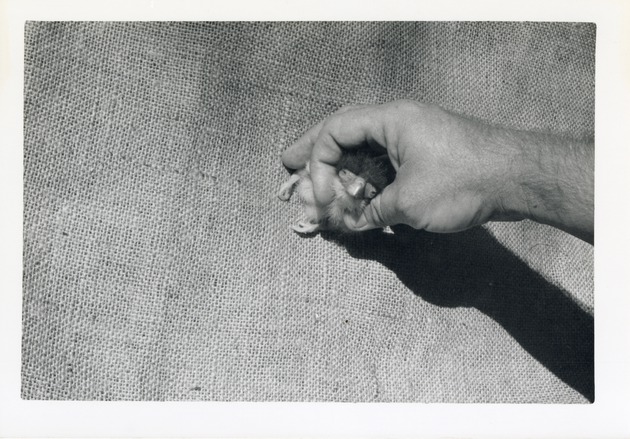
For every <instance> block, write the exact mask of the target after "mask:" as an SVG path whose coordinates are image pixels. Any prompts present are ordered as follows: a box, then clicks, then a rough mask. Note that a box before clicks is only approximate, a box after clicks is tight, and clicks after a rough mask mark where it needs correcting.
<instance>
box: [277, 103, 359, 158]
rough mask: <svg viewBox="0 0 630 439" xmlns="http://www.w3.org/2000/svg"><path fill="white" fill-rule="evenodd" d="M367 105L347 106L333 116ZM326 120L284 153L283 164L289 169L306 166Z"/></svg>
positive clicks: (306, 133) (307, 132) (308, 131)
mask: <svg viewBox="0 0 630 439" xmlns="http://www.w3.org/2000/svg"><path fill="white" fill-rule="evenodd" d="M363 107H365V105H347V106H345V107H341V108H339V109H338V110H337V111H336V112H335V113H333V114H343V113H346V112H348V111H352V110H356V109H358V108H363ZM324 122H325V120H323V121H321V122H320V123H318V124H317V125H315V126H313V127H311V128H310V129H309V130H307V131H306V132H305V133H304V134H302V136H300V138H299V139H297V140H296V141H295V142H294V143H293V144H292V145H291V146H289V147H288V148H287V149H286V150H284V152H283V153H282V157H281V158H282V163H283V164H284V166H286V167H287V168H289V169H301V168H303V167H304V166H306V163H307V162H308V161H309V160H310V158H311V154H312V152H313V145H314V144H315V141H316V140H317V136H318V135H319V132H320V131H321V129H322V126H323V125H324Z"/></svg>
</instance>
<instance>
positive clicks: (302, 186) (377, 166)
mask: <svg viewBox="0 0 630 439" xmlns="http://www.w3.org/2000/svg"><path fill="white" fill-rule="evenodd" d="M336 168H337V174H336V175H335V177H334V178H333V179H332V180H331V181H330V185H331V188H332V192H333V194H334V197H333V200H332V202H331V203H330V204H329V205H328V206H327V208H326V212H325V214H324V217H323V218H322V219H319V215H318V211H317V207H316V203H315V195H314V192H313V181H312V180H311V175H310V170H309V165H308V163H307V164H306V167H304V168H302V169H299V170H297V171H295V172H294V173H293V174H292V175H291V177H290V178H289V180H288V181H287V182H286V183H285V184H283V185H282V187H281V188H280V191H279V192H278V197H279V198H280V199H281V200H283V201H288V200H289V199H290V198H291V194H292V193H293V191H294V188H295V190H296V191H297V193H298V195H299V197H300V199H301V201H302V206H303V209H304V216H305V219H303V220H301V221H299V222H298V223H297V224H294V225H293V226H291V228H292V229H293V230H295V231H296V232H298V233H301V234H308V233H316V232H319V231H322V230H330V231H337V232H350V231H351V230H350V229H348V227H347V226H346V223H345V221H344V216H346V215H349V216H350V217H352V218H355V219H356V218H358V217H359V216H361V213H362V212H363V209H365V207H366V206H367V205H368V204H369V203H370V201H371V200H372V199H373V198H374V197H376V196H377V195H378V194H379V193H380V192H381V191H382V190H383V189H384V188H385V186H387V185H388V184H389V183H391V181H392V180H393V177H394V170H393V168H392V166H391V164H390V163H389V160H388V158H387V155H380V156H377V155H376V154H375V153H374V152H372V151H371V150H369V149H366V148H363V149H355V150H344V153H343V155H342V156H341V159H340V160H339V163H338V164H337V166H336Z"/></svg>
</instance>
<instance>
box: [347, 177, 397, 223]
mask: <svg viewBox="0 0 630 439" xmlns="http://www.w3.org/2000/svg"><path fill="white" fill-rule="evenodd" d="M398 193H399V191H398V185H397V184H396V180H394V182H393V183H392V184H390V185H389V186H386V187H385V189H384V190H383V192H381V193H380V194H378V195H377V196H376V197H374V199H372V201H371V202H370V204H368V205H367V206H366V208H365V209H364V210H363V213H362V214H361V216H360V217H359V218H357V219H354V218H352V217H351V216H346V217H344V222H345V223H346V227H348V228H349V229H350V230H352V231H355V232H363V231H365V230H370V229H376V228H379V227H386V226H393V225H396V224H400V223H402V215H401V214H400V212H399V211H398V209H397V208H396V206H397V204H398V203H397V200H398Z"/></svg>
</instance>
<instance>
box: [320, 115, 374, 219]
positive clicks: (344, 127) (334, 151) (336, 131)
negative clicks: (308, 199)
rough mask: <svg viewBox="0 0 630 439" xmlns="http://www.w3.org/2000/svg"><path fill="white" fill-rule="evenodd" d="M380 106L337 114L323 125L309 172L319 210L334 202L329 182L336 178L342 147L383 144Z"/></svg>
mask: <svg viewBox="0 0 630 439" xmlns="http://www.w3.org/2000/svg"><path fill="white" fill-rule="evenodd" d="M381 116H382V114H381V112H380V107H379V106H374V105H372V106H362V107H358V108H352V109H350V110H347V111H343V112H339V113H336V114H334V115H332V116H330V117H329V118H328V119H326V121H325V122H324V125H323V126H322V128H321V130H320V131H319V135H318V136H317V139H316V140H315V144H314V145H313V149H312V155H311V162H310V170H311V179H312V180H313V190H314V194H315V201H316V203H317V205H318V206H319V207H323V206H326V205H328V204H329V203H330V202H331V201H332V199H333V191H332V188H331V187H330V181H332V179H333V178H334V176H335V175H336V169H335V166H336V165H337V163H338V162H339V160H340V159H341V155H342V150H343V148H349V149H350V148H358V147H360V146H363V145H365V144H373V143H378V144H380V145H385V138H384V137H385V136H384V130H383V129H382V123H381V120H382V117H381Z"/></svg>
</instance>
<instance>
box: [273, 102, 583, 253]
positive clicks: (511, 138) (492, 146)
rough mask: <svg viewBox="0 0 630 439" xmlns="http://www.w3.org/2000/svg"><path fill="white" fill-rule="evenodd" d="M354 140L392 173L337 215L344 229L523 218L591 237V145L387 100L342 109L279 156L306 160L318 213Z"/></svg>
mask: <svg viewBox="0 0 630 439" xmlns="http://www.w3.org/2000/svg"><path fill="white" fill-rule="evenodd" d="M359 147H370V148H373V149H376V150H381V151H383V152H387V154H388V156H389V159H390V161H391V163H392V165H393V167H394V169H395V170H396V178H395V180H394V182H393V183H392V184H390V185H389V186H387V187H386V188H385V189H384V190H383V192H381V193H380V194H379V195H378V196H376V198H374V199H373V200H372V201H371V203H370V204H369V205H368V206H367V207H366V208H365V210H364V212H363V214H362V215H361V216H360V217H359V218H353V217H351V216H346V217H345V218H344V222H345V223H346V226H347V227H348V229H350V230H354V231H362V230H368V229H372V228H377V227H384V226H388V225H395V224H407V225H410V226H412V227H414V228H417V229H425V230H427V231H431V232H456V231H460V230H464V229H467V228H469V227H472V226H475V225H479V224H483V223H485V222H487V221H489V220H520V219H524V218H531V219H533V220H536V221H540V222H543V223H547V224H551V225H554V226H556V227H559V228H561V229H563V230H565V231H568V232H569V233H573V234H575V235H576V236H579V237H581V238H583V239H585V240H587V241H590V242H592V229H593V223H592V216H593V208H592V204H593V203H592V173H593V171H592V144H589V143H581V142H577V141H569V140H567V139H563V138H557V137H553V136H549V135H542V134H536V133H527V132H522V131H515V130H507V129H503V128H499V127H493V126H489V125H487V124H484V123H482V122H479V121H476V120H473V119H470V118H467V117H464V116H460V115H456V114H453V113H450V112H448V111H446V110H444V109H442V108H440V107H437V106H435V105H429V104H423V103H420V102H415V101H395V102H390V103H386V104H382V105H366V106H355V107H344V108H342V109H341V110H339V111H337V112H336V113H334V114H333V115H331V116H329V117H328V118H326V119H325V120H323V121H322V122H320V123H319V124H318V125H316V126H314V127H313V128H311V129H310V130H308V131H307V132H306V133H305V134H304V135H303V136H302V137H300V138H299V139H298V140H297V141H296V142H295V143H294V144H293V145H291V146H290V147H289V148H288V149H287V150H286V151H285V152H284V153H283V154H282V161H283V163H284V164H285V166H287V167H288V168H293V169H299V168H302V167H304V166H305V164H306V163H307V162H308V161H310V173H311V178H312V181H313V190H314V195H315V200H316V202H317V206H318V208H319V209H320V211H322V212H323V211H324V209H325V208H326V206H327V205H328V204H329V203H330V202H331V201H332V197H333V195H332V190H331V188H330V184H329V182H330V181H331V179H332V178H333V177H334V175H335V172H336V171H335V164H336V163H337V162H338V161H339V159H340V157H341V154H342V149H344V148H359ZM589 163H590V167H589ZM589 169H590V174H589ZM574 171H576V172H574ZM577 171H580V172H577ZM584 174H586V175H585V176H584ZM589 191H590V192H589Z"/></svg>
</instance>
